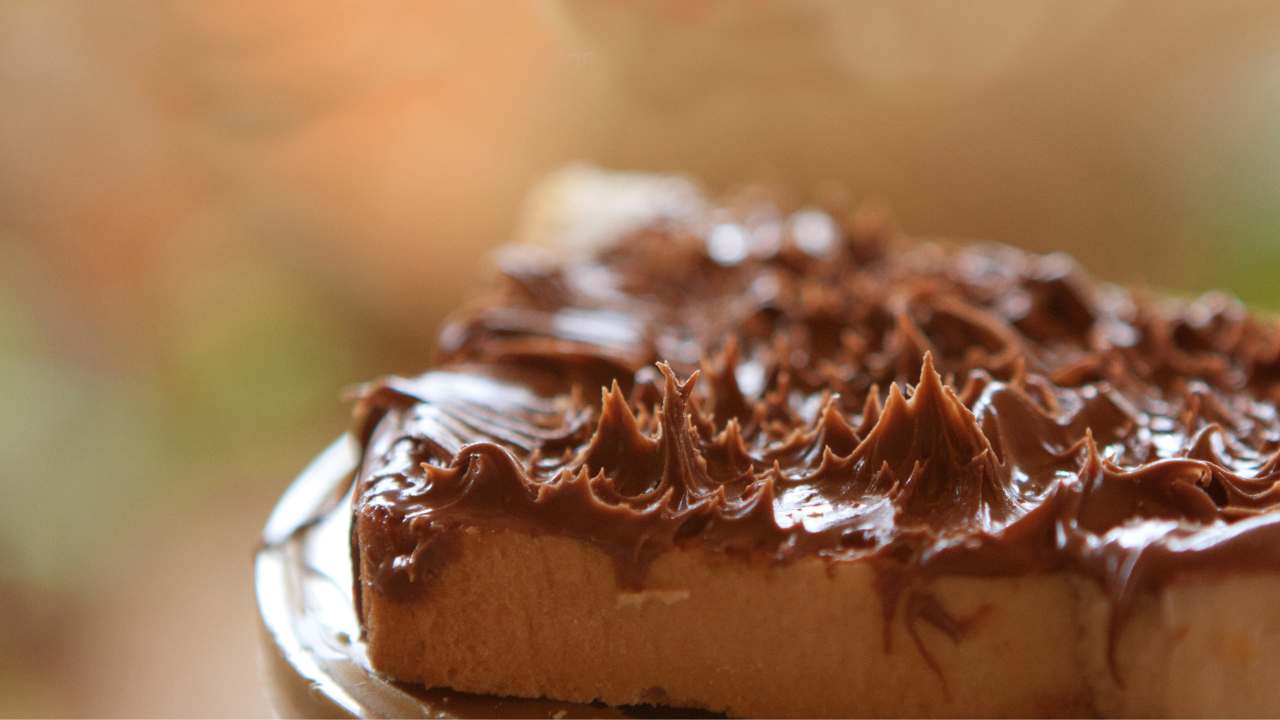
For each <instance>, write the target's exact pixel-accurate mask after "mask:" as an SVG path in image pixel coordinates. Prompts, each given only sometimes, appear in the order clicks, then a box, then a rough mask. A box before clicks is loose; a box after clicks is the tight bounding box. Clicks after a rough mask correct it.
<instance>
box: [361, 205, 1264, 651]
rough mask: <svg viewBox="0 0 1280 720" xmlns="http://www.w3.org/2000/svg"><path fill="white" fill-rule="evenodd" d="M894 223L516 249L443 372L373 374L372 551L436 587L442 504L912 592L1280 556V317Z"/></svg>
mask: <svg viewBox="0 0 1280 720" xmlns="http://www.w3.org/2000/svg"><path fill="white" fill-rule="evenodd" d="M807 212H810V213H812V212H813V211H807ZM724 213H725V214H724V215H723V216H722V215H717V216H716V218H717V220H716V222H730V223H733V224H735V227H736V230H735V233H737V232H741V233H742V234H743V237H746V238H752V237H755V235H753V232H754V228H753V226H752V220H751V218H758V217H778V216H779V214H780V213H781V211H779V210H776V209H775V210H772V211H770V212H766V213H755V214H750V215H749V216H743V217H738V216H735V215H732V213H731V212H730V211H728V210H726V211H724ZM872 217H874V216H866V215H861V216H858V220H857V222H852V223H851V224H850V226H849V227H848V228H846V229H845V233H846V237H845V238H844V242H843V243H834V244H831V245H823V246H822V248H820V249H821V252H817V251H814V252H810V251H809V250H805V249H804V247H799V246H797V247H795V248H790V249H787V248H783V249H782V250H779V249H778V248H774V247H772V246H766V245H761V246H760V247H757V246H755V245H753V244H752V243H751V242H748V243H747V245H746V247H745V248H743V249H742V252H735V254H733V256H732V257H729V256H727V255H725V254H724V253H719V254H716V253H712V251H711V250H709V249H708V245H707V241H706V240H705V239H704V235H703V234H702V233H703V230H702V229H701V226H699V227H693V226H690V227H662V228H653V229H651V230H649V231H646V232H642V233H639V234H637V235H635V236H634V237H631V238H629V239H628V240H626V241H625V242H621V243H620V244H618V245H617V246H615V247H613V248H609V249H606V250H603V251H601V252H599V253H598V254H596V255H595V256H591V257H580V258H576V259H569V260H563V261H560V262H550V261H547V260H546V258H542V257H539V258H537V259H536V262H535V261H533V260H529V259H525V260H523V261H521V262H515V261H509V262H508V267H507V278H508V281H507V282H508V287H507V288H506V289H505V291H504V292H502V293H500V294H499V295H497V296H496V297H495V298H494V299H492V300H491V301H490V302H489V303H487V304H483V305H480V306H477V307H475V308H472V309H470V310H468V311H466V312H464V313H463V314H460V315H458V316H457V317H455V319H454V320H453V321H452V322H451V323H450V324H449V325H448V327H446V329H445V330H444V332H443V333H442V342H441V347H442V351H441V358H440V364H439V367H438V368H437V369H436V370H435V371H433V372H430V373H428V374H426V375H424V376H422V377H421V378H418V379H416V380H406V379H398V378H392V379H387V380H383V381H381V382H379V383H375V384H373V385H370V386H369V387H368V388H366V389H365V390H364V392H363V393H362V400H361V402H360V405H359V409H358V428H359V434H360V437H361V438H362V439H364V440H365V442H366V448H365V459H364V465H363V468H362V470H361V473H360V478H359V487H358V492H357V496H356V506H355V511H356V513H358V514H359V515H360V516H362V517H363V518H365V519H366V520H367V521H368V522H367V525H368V526H369V527H372V528H373V529H374V530H375V532H371V533H370V535H369V537H368V538H366V540H365V542H367V543H369V546H368V547H367V548H366V550H367V557H368V558H369V560H370V562H372V564H373V565H372V566H371V567H369V568H368V570H369V572H367V573H366V577H367V578H368V579H369V581H370V582H371V583H372V584H373V585H375V586H376V587H377V588H378V589H379V590H380V591H382V592H385V593H388V594H391V595H398V594H402V593H411V592H416V591H421V589H422V587H424V586H426V585H427V584H428V581H429V580H430V577H431V576H432V575H433V573H434V572H435V569H436V568H438V567H439V564H440V563H442V562H445V561H447V558H448V548H447V546H446V545H444V544H439V543H437V542H436V540H437V539H438V538H440V537H443V535H444V534H443V533H442V532H441V531H442V530H447V529H449V528H453V527H461V526H466V527H478V528H482V529H483V528H504V527H513V528H518V529H520V530H522V531H526V532H533V533H551V534H558V535H564V536H568V537H572V538H576V539H579V540H582V541H584V542H589V543H592V544H594V545H596V546H597V547H600V548H601V549H603V550H604V551H606V552H607V553H609V554H610V555H611V556H612V557H614V558H615V559H616V560H617V563H618V568H619V573H620V577H621V578H622V579H623V581H624V582H625V583H627V584H629V585H632V586H639V585H641V584H643V582H644V576H645V569H646V567H647V566H648V564H649V563H650V562H651V561H652V560H653V559H654V558H655V557H657V556H659V555H660V554H661V553H663V552H665V551H667V550H669V549H671V548H673V547H677V546H698V547H705V548H710V549H714V550H720V551H724V552H728V553H736V554H743V555H746V556H750V557H755V558H764V559H766V560H768V561H771V562H786V561H788V560H790V559H792V558H795V557H798V556H805V555H810V556H819V557H822V558H826V559H827V560H828V561H830V562H832V563H840V562H844V561H848V560H852V559H868V560H870V561H871V562H872V564H873V566H874V567H876V568H878V572H881V573H882V574H883V575H884V577H892V578H897V579H896V580H894V581H893V582H886V587H896V588H898V590H896V591H895V592H892V593H885V598H886V612H887V613H889V614H892V613H893V612H894V609H895V607H896V605H897V599H896V598H897V597H898V596H899V595H903V593H906V594H905V595H903V597H912V595H911V593H912V592H915V591H914V590H911V583H912V582H913V581H912V578H913V577H924V576H936V575H944V574H965V575H994V576H998V575H1012V574H1020V573H1028V572H1040V571H1052V570H1072V571H1075V572H1079V573H1083V574H1085V575H1088V576H1090V577H1093V578H1095V579H1097V581H1098V582H1099V583H1101V584H1102V585H1103V587H1105V588H1106V589H1107V591H1108V592H1109V593H1110V595H1111V597H1112V599H1113V603H1114V608H1115V622H1116V623H1120V622H1122V621H1123V619H1124V617H1125V615H1126V613H1127V612H1128V611H1129V608H1130V607H1131V606H1132V602H1133V600H1134V598H1135V597H1137V596H1138V594H1140V593H1141V592H1143V591H1145V590H1147V589H1150V588H1153V587H1158V586H1159V585H1160V584H1161V583H1163V582H1165V581H1166V580H1167V579H1168V578H1169V577H1170V576H1172V575H1174V574H1176V573H1180V572H1186V571H1194V570H1200V569H1207V568H1218V567H1233V568H1241V569H1255V568H1269V569H1280V513H1277V512H1276V510H1277V508H1278V506H1280V418H1278V417H1277V414H1276V409H1275V403H1276V401H1277V399H1280V329H1278V328H1277V325H1276V323H1274V322H1273V321H1270V320H1264V319H1261V318H1257V317H1253V316H1251V315H1249V314H1248V313H1246V312H1245V311H1244V310H1243V309H1242V308H1241V307H1240V305H1239V304H1238V303H1236V302H1234V301H1232V300H1230V299H1227V298H1225V297H1223V296H1221V295H1211V296H1207V297H1206V298H1203V299H1201V300H1198V301H1194V302H1174V301H1169V300H1165V299H1160V298H1151V297H1144V296H1141V295H1139V294H1136V293H1131V292H1128V291H1126V290H1124V289H1121V288H1117V287H1113V286H1110V285H1106V284H1102V283H1097V282H1095V281H1093V280H1091V279H1089V278H1088V277H1087V276H1085V275H1084V273H1083V272H1082V271H1081V270H1080V269H1079V268H1078V267H1076V265H1075V264H1074V262H1072V261H1071V260H1069V259H1068V258H1065V257H1063V256H1060V255H1055V256H1049V257H1037V256H1032V255H1028V254H1024V253H1021V252H1018V251H1015V250H1012V249H1008V248H999V247H989V246H971V247H963V248H959V247H945V246H941V245H935V244H929V243H912V242H910V241H906V240H904V239H902V238H898V239H895V240H887V239H886V238H887V232H886V231H885V229H884V227H871V226H870V225H869V224H868V223H872V219H869V218H872ZM811 220H812V217H809V218H808V220H806V222H809V221H811ZM810 224H812V223H810ZM831 226H832V227H839V225H838V224H836V223H833V224H832V225H831ZM824 227H825V224H824ZM707 233H709V234H710V235H715V231H714V229H711V230H708V231H707ZM761 235H762V236H763V235H764V234H763V233H762V234H761ZM735 237H736V235H735ZM816 247H817V246H814V248H816ZM814 248H810V250H813V249H814ZM912 382H914V386H911V385H910V383H912ZM597 387H599V388H601V402H600V403H599V405H595V404H594V403H584V402H582V398H583V397H584V396H590V395H592V394H594V388H597ZM881 388H888V392H887V394H884V395H882V391H881ZM957 388H959V389H957ZM908 591H910V592H908ZM916 597H917V598H919V597H924V596H916ZM935 610H936V608H932V607H931V606H929V605H928V603H925V602H924V601H920V600H918V601H916V605H915V611H918V612H917V613H916V614H918V615H920V616H921V617H923V618H924V619H925V620H926V621H928V622H930V623H933V624H934V625H935V626H939V627H940V628H941V629H943V630H944V631H945V632H950V631H949V630H947V628H953V629H955V628H960V625H958V624H953V623H950V621H947V620H945V618H943V616H942V615H940V614H939V613H938V612H935ZM915 611H913V612H915ZM953 625H954V627H953ZM957 633H958V631H957ZM957 636H958V634H957Z"/></svg>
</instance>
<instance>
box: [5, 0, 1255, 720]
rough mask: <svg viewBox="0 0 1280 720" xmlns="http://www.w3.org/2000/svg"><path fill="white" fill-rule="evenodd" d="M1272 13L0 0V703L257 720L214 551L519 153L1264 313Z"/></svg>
mask: <svg viewBox="0 0 1280 720" xmlns="http://www.w3.org/2000/svg"><path fill="white" fill-rule="evenodd" d="M1277 78H1280V2H1275V1H1272V2H1258V1H1254V2H1245V1H1241V0H1222V1H1220V2H1200V1H1197V0H1141V1H1133V2H1122V1H1121V0H1087V1H1086V2H1074V1H1073V2H1067V1H1065V0H1063V1H1058V0H989V1H988V2H984V3H955V2H950V1H949V0H905V1H903V2H893V3H890V2H841V1H838V0H831V1H823V0H793V1H791V2H767V1H766V0H661V1H657V2H633V1H626V2H623V1H622V0H558V1H555V0H553V1H550V2H543V3H535V2H525V1H520V0H512V1H511V2H503V3H500V4H499V3H462V2H444V1H443V0H436V1H431V2H395V1H393V0H388V1H386V2H379V3H363V2H326V3H319V2H311V1H310V0H308V1H301V0H299V1H296V2H271V3H260V2H247V1H246V2H238V1H237V2H232V1H228V2H167V1H160V0H157V1H154V2H140V1H134V0H110V1H109V2H89V1H88V0H83V1H81V2H69V1H66V0H38V1H33V2H10V3H4V4H0V397H2V398H4V412H3V413H0V474H2V475H0V477H2V478H3V483H4V485H3V490H4V492H3V495H0V498H2V499H0V608H3V610H4V612H5V614H6V620H5V622H4V623H0V714H4V713H20V714H95V715H104V714H105V715H113V714H127V715H147V714H179V715H187V714H194V715H257V714H262V713H265V712H267V708H266V706H265V704H264V701H263V699H262V695H261V692H260V689H259V685H258V682H259V681H258V677H257V661H256V654H255V653H256V650H255V642H256V638H255V625H254V623H255V620H254V610H253V605H252V598H251V594H250V575H249V569H250V555H251V551H252V547H253V544H254V540H255V535H256V532H257V530H258V528H259V526H260V525H261V523H262V521H263V519H264V518H265V515H266V512H267V510H268V508H269V506H270V504H271V502H272V501H273V500H274V498H275V496H276V495H277V494H278V493H279V492H280V491H281V489H282V488H283V486H284V485H285V484H286V483H287V481H288V480H289V478H290V476H291V474H292V473H294V472H295V471H296V470H297V469H298V468H300V467H301V466H302V465H303V464H304V463H305V462H306V460H307V459H308V457H309V456H310V455H312V454H314V453H315V452H316V451H318V450H319V449H320V448H321V447H323V446H324V445H325V444H326V443H327V441H328V440H330V439H331V438H332V437H335V436H336V435H337V434H338V433H340V432H341V431H342V429H343V427H344V423H345V412H346V410H345V408H344V407H343V406H342V405H341V404H340V403H339V402H338V400H337V397H338V390H339V388H340V387H342V386H343V385H346V384H349V383H352V382H356V381H359V380H361V379H364V378H367V377H370V376H373V375H376V374H379V373H382V372H388V371H401V372H409V371H412V370H414V369H417V368H421V367H422V366H423V365H424V364H425V363H426V362H427V357H428V350H429V347H430V342H431V338H432V336H433V334H434V328H435V326H436V324H437V322H438V320H439V318H440V316H441V314H442V313H443V312H444V311H446V310H447V309H448V308H449V307H450V306H452V305H453V304H455V303H456V302H457V300H458V298H459V297H461V296H464V295H466V294H468V293H471V292H473V291H474V290H473V288H474V287H475V286H476V278H477V277H480V276H481V270H482V268H483V267H484V262H483V258H484V253H485V251H486V249H487V248H489V247H491V246H492V245H494V244H496V243H498V242H500V241H501V240H502V239H503V238H504V237H506V236H507V235H508V233H509V232H510V231H511V227H512V225H513V223H514V222H515V219H516V217H517V215H518V212H519V207H520V205H519V203H520V199H521V197H522V196H523V193H524V191H525V189H526V188H527V187H528V186H529V184H530V183H532V182H533V181H534V180H535V179H536V178H538V177H539V176H541V175H542V174H543V173H545V172H546V171H548V170H549V169H551V168H553V167H556V166H557V165H559V164H561V163H563V162H566V161H571V160H576V159H587V160H592V161H596V162H599V163H602V164H604V165H606V166H612V167H625V168H639V169H655V170H687V171H691V172H694V173H696V174H698V175H700V176H701V177H703V178H704V179H705V180H706V181H707V182H708V183H709V184H710V185H711V186H713V187H720V186H724V185H727V184H731V183H733V182H734V181H736V180H738V179H740V178H746V177H751V178H763V179H766V180H771V181H775V182H778V183H781V184H783V185H786V186H789V187H791V188H792V189H793V190H794V191H795V192H796V193H797V194H801V195H802V194H803V193H806V192H811V191H814V189H815V188H819V187H820V186H821V185H822V184H823V183H825V182H827V181H831V180H835V181H839V182H841V183H843V184H845V185H847V186H848V187H849V188H851V190H852V192H853V194H854V195H856V196H860V197H868V196H876V197H880V198H885V199H887V200H888V201H889V202H890V203H891V204H892V205H893V206H894V207H895V209H896V210H897V213H898V216H899V217H900V219H901V223H902V224H903V225H904V226H905V227H906V228H907V229H909V230H916V231H919V232H925V233H939V234H947V235H958V236H979V237H986V238H991V239H996V240H1001V241H1005V242H1012V243H1018V244H1022V245H1025V246H1029V247H1034V248H1038V249H1064V250H1069V251H1071V252H1073V253H1076V254H1078V255H1080V256H1081V257H1082V259H1083V261H1084V262H1085V264H1086V265H1088V266H1090V267H1091V268H1092V269H1094V270H1095V271H1096V272H1097V273H1099V274H1101V275H1104V276H1106V277H1110V278H1115V279H1120V280H1126V281H1135V282H1140V283H1146V284H1153V285H1157V286H1165V287H1169V288H1172V289H1174V290H1177V291H1186V292H1196V291H1199V290H1202V289H1205V288H1208V287H1212V286H1227V287H1230V288H1233V289H1236V290H1237V291H1239V292H1241V293H1242V294H1244V295H1245V297H1246V298H1247V299H1249V300H1250V301H1252V302H1255V303H1257V304H1259V305H1262V306H1268V307H1277V306H1280V283H1278V282H1277V270H1276V269H1277V268H1280V240H1278V238H1280V133H1277V132H1276V131H1275V128H1276V127H1278V126H1280V83H1278V82H1277Z"/></svg>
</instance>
